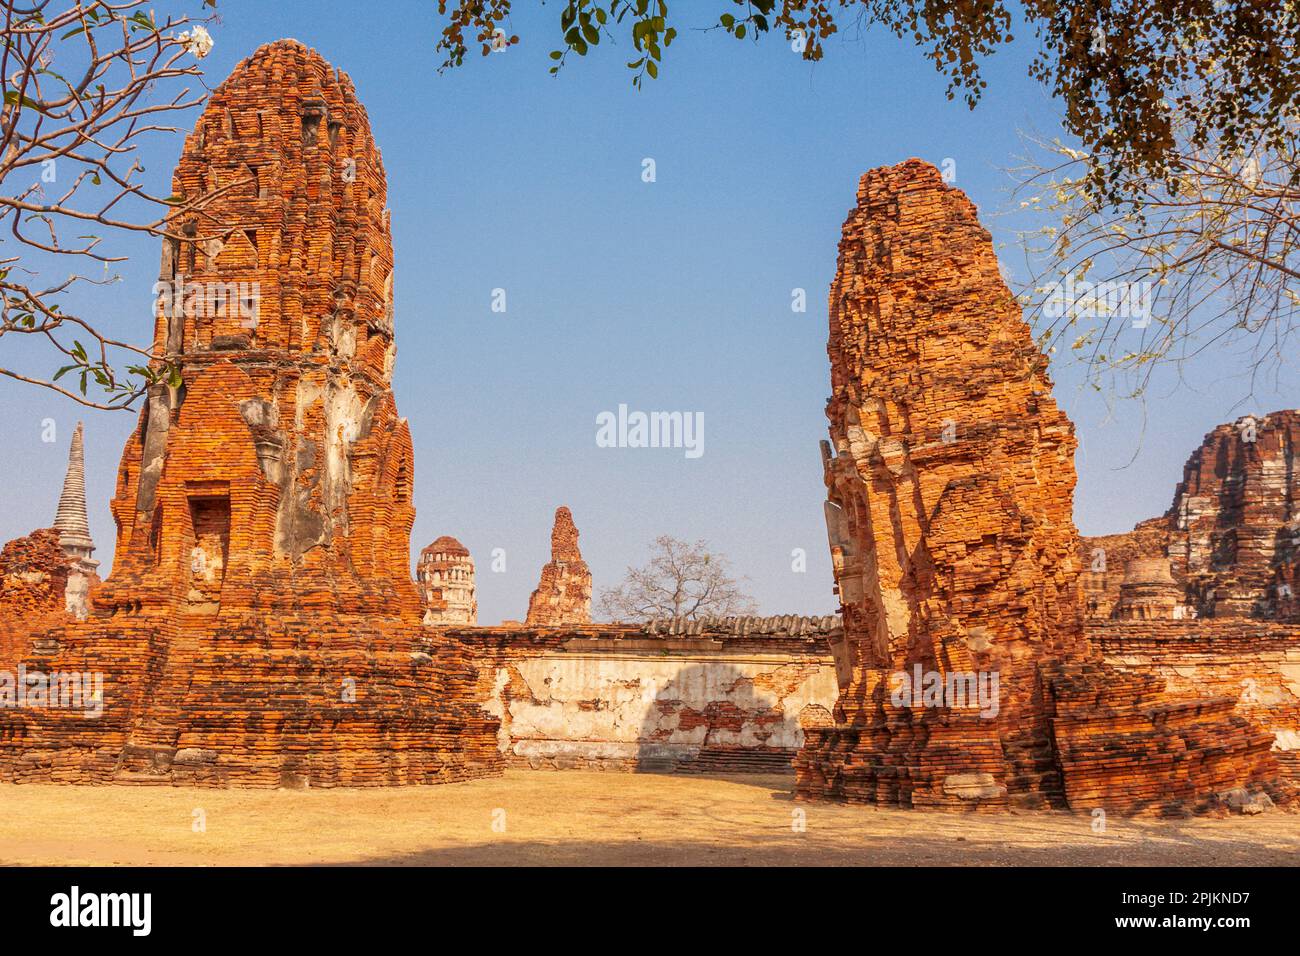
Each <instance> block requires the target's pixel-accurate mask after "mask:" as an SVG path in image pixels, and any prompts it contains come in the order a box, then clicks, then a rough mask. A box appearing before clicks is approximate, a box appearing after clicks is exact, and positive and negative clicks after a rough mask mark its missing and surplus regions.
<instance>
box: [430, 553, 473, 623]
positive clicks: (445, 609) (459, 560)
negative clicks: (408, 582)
mask: <svg viewBox="0 0 1300 956" xmlns="http://www.w3.org/2000/svg"><path fill="white" fill-rule="evenodd" d="M415 579H416V581H417V582H418V584H419V588H420V600H421V601H423V602H424V608H425V610H424V623H425V624H477V623H478V601H477V600H476V599H475V597H474V591H475V589H474V559H473V558H472V557H471V556H470V553H469V549H468V548H466V547H465V546H464V545H463V544H461V543H460V542H459V541H457V540H456V539H455V538H453V537H452V536H451V535H449V534H444V535H442V536H441V537H440V538H438V540H436V541H434V542H433V544H431V545H429V546H428V547H427V548H425V549H424V550H423V551H421V552H420V561H419V564H418V565H417V566H416V570H415Z"/></svg>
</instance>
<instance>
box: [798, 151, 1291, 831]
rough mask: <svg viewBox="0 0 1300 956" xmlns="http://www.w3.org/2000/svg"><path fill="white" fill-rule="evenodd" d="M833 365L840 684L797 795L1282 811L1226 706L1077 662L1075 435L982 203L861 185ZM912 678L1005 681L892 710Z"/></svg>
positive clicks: (1256, 738)
mask: <svg viewBox="0 0 1300 956" xmlns="http://www.w3.org/2000/svg"><path fill="white" fill-rule="evenodd" d="M828 353H829V356H830V360H831V385H832V395H831V398H830V399H829V401H828V403H827V417H828V418H829V420H830V436H831V440H830V442H829V443H825V442H824V443H823V463H824V470H825V477H826V485H827V489H828V500H827V504H826V515H827V527H828V531H829V536H830V545H831V554H832V564H833V569H834V573H835V580H836V585H837V589H838V593H839V596H840V601H841V605H842V609H843V619H844V639H843V642H842V643H840V644H838V645H833V646H832V649H833V650H834V652H835V653H836V656H837V658H838V660H837V665H838V668H839V670H840V673H841V675H842V680H841V687H840V696H839V700H838V702H837V704H836V707H835V712H834V715H833V716H834V723H833V725H832V726H829V727H814V728H809V729H808V730H807V731H806V738H805V743H804V747H803V749H802V751H801V752H800V754H799V756H798V758H797V759H796V762H795V766H796V771H797V774H798V783H797V792H798V794H799V795H800V796H801V797H805V798H807V797H816V798H831V799H841V800H848V801H853V802H869V803H881V804H890V805H898V806H908V807H946V808H954V809H957V808H960V809H996V808H1002V807H1007V806H1020V807H1036V806H1045V805H1057V806H1062V805H1064V806H1069V807H1070V808H1073V809H1076V810H1086V809H1091V808H1095V807H1103V808H1105V809H1107V810H1113V811H1119V812H1144V811H1151V812H1168V813H1181V812H1186V811H1188V810H1199V809H1209V808H1212V807H1215V806H1216V805H1218V804H1220V803H1223V802H1224V801H1225V800H1226V799H1227V798H1226V797H1224V796H1223V794H1225V793H1227V792H1230V791H1239V793H1238V794H1237V796H1236V797H1235V798H1234V799H1240V794H1241V793H1245V794H1247V797H1246V798H1247V799H1251V800H1256V799H1258V800H1267V799H1268V798H1270V797H1272V798H1276V799H1286V798H1287V797H1288V796H1289V791H1287V790H1286V788H1285V787H1283V786H1282V785H1281V784H1280V783H1279V780H1278V766H1277V762H1276V760H1275V759H1274V758H1273V756H1272V755H1271V754H1270V753H1269V746H1270V743H1271V741H1272V735H1271V734H1268V733H1266V732H1264V731H1262V730H1261V729H1260V728H1259V727H1258V726H1257V725H1255V724H1253V723H1252V722H1250V721H1248V720H1246V719H1245V718H1242V717H1240V716H1236V715H1235V714H1234V713H1233V710H1234V707H1235V704H1236V701H1235V700H1234V699H1232V698H1213V699H1196V700H1193V699H1186V698H1175V697H1172V696H1171V695H1167V694H1166V693H1165V688H1164V682H1163V681H1162V680H1160V679H1158V678H1156V677H1152V676H1150V675H1146V674H1122V673H1120V672H1118V671H1116V670H1115V669H1114V668H1112V667H1111V666H1109V665H1107V664H1105V663H1103V662H1102V661H1101V659H1100V657H1099V656H1098V655H1096V654H1094V653H1093V652H1092V650H1091V649H1090V648H1089V646H1088V643H1087V641H1086V639H1085V637H1084V632H1083V628H1082V615H1081V614H1080V612H1079V607H1078V593H1077V589H1076V577H1077V575H1078V570H1079V568H1078V550H1079V544H1078V534H1077V532H1076V531H1075V528H1074V524H1073V519H1072V504H1073V495H1074V484H1075V472H1074V462H1073V455H1074V450H1075V445H1076V442H1075V437H1074V429H1073V426H1072V425H1071V423H1070V421H1069V420H1068V419H1067V418H1066V416H1065V415H1064V413H1063V412H1062V411H1061V410H1060V409H1059V408H1058V407H1057V405H1056V402H1055V401H1054V400H1053V398H1052V385H1051V381H1050V380H1049V378H1048V376H1047V360H1046V358H1045V356H1043V355H1042V353H1041V352H1040V351H1039V350H1038V348H1037V347H1036V346H1035V345H1034V342H1033V340H1032V338H1031V336H1030V331H1029V328H1028V327H1027V326H1026V325H1025V323H1024V322H1023V321H1022V319H1021V310H1020V308H1019V307H1018V306H1017V304H1016V302H1015V299H1014V298H1013V297H1012V295H1011V293H1010V292H1009V291H1008V290H1007V288H1006V286H1005V285H1004V283H1003V282H1002V279H1001V277H1000V274H999V270H998V263H997V259H996V257H995V255H994V252H993V246H992V242H991V239H990V237H989V234H988V233H987V232H986V231H985V229H984V228H983V227H982V226H981V225H980V223H979V220H978V218H977V215H976V210H975V206H974V204H973V203H971V202H970V200H968V199H967V198H966V197H965V195H963V194H962V193H961V192H960V191H959V190H956V189H953V188H950V187H948V186H946V185H945V184H944V183H943V181H942V178H941V176H940V174H939V171H938V170H937V169H935V168H934V167H932V166H930V165H928V164H926V163H923V162H921V161H920V160H909V161H907V162H905V163H903V164H901V165H899V166H895V167H892V168H881V169H876V170H873V171H871V172H869V173H867V174H866V175H865V176H863V177H862V180H861V184H860V186H859V189H858V202H857V205H856V207H855V208H854V209H853V210H852V211H851V212H850V213H849V217H848V220H847V221H846V222H845V225H844V231H843V237H842V240H841V242H840V247H839V265H838V269H837V272H836V276H835V280H834V283H833V284H832V287H831V294H830V340H829V345H828ZM912 674H916V675H918V676H920V675H923V674H924V675H933V677H934V680H933V682H932V686H936V687H939V688H941V689H945V688H959V687H962V686H970V685H964V682H965V681H966V680H967V679H974V680H977V681H978V680H981V679H990V680H991V679H992V678H994V677H996V678H997V680H998V685H997V694H996V701H995V702H996V706H995V707H988V708H983V709H977V708H975V707H972V706H970V703H971V702H970V701H969V700H967V699H965V698H962V699H956V698H955V697H954V696H952V695H950V696H948V697H945V696H942V694H941V695H939V696H937V697H935V698H930V697H927V698H925V699H921V698H918V697H914V696H908V695H902V696H901V697H900V696H899V694H898V688H899V686H900V684H901V677H900V675H912ZM928 679H929V678H927V680H928Z"/></svg>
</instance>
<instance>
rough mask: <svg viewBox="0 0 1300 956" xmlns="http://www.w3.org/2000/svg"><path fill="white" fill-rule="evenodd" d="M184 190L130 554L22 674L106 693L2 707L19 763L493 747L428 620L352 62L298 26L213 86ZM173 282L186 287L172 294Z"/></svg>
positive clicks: (133, 770) (383, 780)
mask: <svg viewBox="0 0 1300 956" xmlns="http://www.w3.org/2000/svg"><path fill="white" fill-rule="evenodd" d="M173 192H174V193H175V194H176V195H178V196H181V197H186V198H190V199H194V198H198V197H210V198H209V200H208V201H207V202H205V203H204V204H203V207H202V212H201V213H199V214H196V213H190V214H188V215H187V216H186V217H185V218H183V219H177V220H175V221H173V222H172V223H171V227H172V229H173V230H174V231H176V232H178V233H180V234H181V235H184V236H186V237H188V239H189V241H185V242H182V241H179V240H176V241H170V240H169V241H166V242H165V244H164V249H163V256H162V271H161V275H160V282H161V283H162V284H163V287H165V288H169V289H177V290H181V295H180V296H178V297H173V296H171V295H166V296H163V297H162V301H160V303H159V306H158V311H157V315H156V322H155V334H154V348H155V354H156V355H158V356H160V357H162V358H163V359H164V360H165V361H167V362H169V363H174V364H175V366H176V367H177V368H179V371H180V383H179V384H178V385H175V386H172V385H169V384H158V385H155V386H153V387H152V388H151V389H150V390H149V393H148V397H147V403H146V404H145V406H144V409H143V410H142V413H141V416H140V423H139V427H138V428H137V429H136V431H135V433H134V434H133V435H132V436H131V438H130V439H129V441H128V442H127V446H126V449H125V451H124V452H123V454H122V463H121V468H120V471H119V476H118V483H117V489H116V496H115V497H114V499H113V504H112V510H113V515H114V517H115V519H116V522H117V527H118V534H117V549H116V555H115V559H114V569H113V574H112V575H111V577H110V578H109V579H108V580H107V581H106V582H104V584H103V585H102V586H101V587H99V588H97V589H96V590H95V591H94V592H92V607H91V617H90V620H88V621H87V622H86V623H85V624H80V625H78V624H72V625H68V626H66V627H64V628H62V629H60V630H55V631H51V632H50V634H49V635H48V636H49V640H48V641H46V642H45V646H46V647H47V648H49V649H48V650H47V651H46V653H44V654H43V655H36V656H33V657H31V658H30V659H28V660H27V661H26V663H27V665H28V667H29V669H31V668H37V669H42V670H50V671H53V670H59V671H78V672H87V671H89V672H102V673H103V675H104V697H105V700H104V710H103V716H102V717H100V718H98V719H96V720H87V719H85V718H84V717H83V716H82V715H81V714H74V713H64V712H59V711H54V710H51V711H49V712H40V713H37V712H24V711H16V712H6V713H4V714H3V715H0V722H3V727H0V780H18V781H26V780H50V781H70V782H150V783H152V782H163V783H166V782H173V783H198V784H213V785H224V784H239V785H247V786H295V787H297V786H367V785H385V784H413V783H438V782H443V781H452V780H462V779H467V778H472V777H478V776H483V775H487V774H494V773H497V772H499V771H500V770H501V768H502V761H501V757H500V755H499V753H498V751H497V746H496V733H497V729H498V723H497V720H496V719H495V718H493V717H490V716H489V715H488V714H487V713H486V712H485V711H484V710H482V709H481V707H480V706H479V705H478V704H477V703H476V701H475V691H474V688H475V683H476V680H477V674H476V670H475V668H474V667H473V666H472V664H471V662H470V660H469V658H468V657H467V655H466V653H465V651H464V649H463V647H462V646H461V645H460V644H459V643H458V642H456V641H453V640H451V639H448V638H446V637H444V636H443V635H441V634H438V633H435V632H431V631H429V630H427V629H425V628H423V627H421V617H422V610H423V609H422V607H421V602H420V598H419V595H418V594H417V592H416V587H415V584H414V582H413V581H412V580H411V576H410V566H409V561H410V531H411V525H412V522H413V520H414V514H415V512H414V508H413V506H412V503H411V488H412V482H413V480H414V462H413V458H412V448H411V436H410V431H409V429H408V427H407V423H406V420H405V419H403V418H400V417H398V414H397V409H396V406H395V403H394V400H393V393H392V391H391V387H390V378H391V375H392V370H393V363H394V359H395V356H396V347H395V342H394V324H393V308H392V292H393V252H392V233H391V229H390V221H389V212H388V210H387V208H386V205H385V197H386V183H385V175H384V168H383V164H382V161H381V160H380V156H379V151H378V149H377V148H376V147H375V144H374V141H373V139H372V137H371V133H370V124H369V121H368V119H367V117H366V112H365V110H364V109H363V108H362V106H361V104H360V103H359V102H358V101H357V98H356V95H355V93H354V91H353V86H352V82H351V80H350V79H349V78H348V77H347V76H346V75H345V74H343V73H340V72H338V71H336V70H335V69H334V68H333V67H331V66H330V65H329V64H328V63H326V62H325V60H324V59H323V58H322V57H321V56H320V55H319V54H317V53H315V52H314V51H312V50H309V49H308V48H306V47H305V46H303V45H302V44H300V43H297V42H296V41H291V40H282V41H279V42H276V43H272V44H269V45H266V46H263V47H261V48H260V49H259V50H257V52H256V53H254V54H253V55H252V56H251V57H250V58H248V59H247V60H245V61H244V62H242V63H240V64H239V66H238V67H236V69H235V70H234V72H233V73H232V74H231V76H230V77H229V78H228V79H227V80H226V81H225V82H224V83H223V84H222V85H221V86H220V88H218V89H217V90H216V91H215V92H214V93H213V95H212V97H211V98H210V100H209V102H208V105H207V107H206V109H205V110H204V112H203V114H202V116H201V117H200V118H199V120H198V124H197V125H196V127H195V129H194V132H193V133H191V134H190V136H189V137H188V138H187V139H186V141H185V147H184V150H183V153H182V155H181V159H180V163H179V165H178V166H177V169H176V173H175V177H174V180H173ZM178 301H179V307H177V303H178Z"/></svg>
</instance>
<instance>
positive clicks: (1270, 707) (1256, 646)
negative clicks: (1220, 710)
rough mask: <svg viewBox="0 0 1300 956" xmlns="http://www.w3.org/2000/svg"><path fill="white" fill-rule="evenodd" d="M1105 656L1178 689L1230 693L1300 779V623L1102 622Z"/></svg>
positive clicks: (1098, 635) (1099, 636) (1096, 629)
mask: <svg viewBox="0 0 1300 956" xmlns="http://www.w3.org/2000/svg"><path fill="white" fill-rule="evenodd" d="M1088 636H1089V638H1090V639H1091V641H1092V643H1093V645H1094V646H1096V647H1097V648H1098V649H1099V650H1100V651H1101V653H1102V655H1103V657H1104V658H1105V660H1106V661H1107V662H1108V663H1110V664H1113V665H1115V666H1116V667H1119V668H1122V669H1123V670H1126V671H1133V672H1136V673H1142V674H1149V675H1154V676H1156V677H1159V678H1160V679H1161V680H1163V681H1164V682H1165V684H1166V686H1167V688H1168V690H1169V691H1170V692H1172V693H1177V694H1182V695H1188V696H1197V697H1224V698H1230V699H1232V700H1234V701H1235V712H1236V713H1237V714H1240V715H1243V716H1246V717H1249V718H1251V719H1252V720H1254V721H1255V722H1256V723H1257V724H1259V726H1260V727H1262V728H1263V729H1264V730H1265V731H1267V732H1268V733H1269V734H1271V735H1272V738H1273V742H1272V751H1273V753H1274V755H1275V756H1276V757H1277V759H1278V761H1279V763H1280V764H1281V766H1282V768H1283V770H1284V771H1285V772H1286V774H1287V775H1288V776H1289V777H1290V778H1291V779H1292V780H1293V781H1295V782H1298V783H1300V627H1298V626H1296V625H1293V624H1292V625H1287V624H1276V623H1274V624H1267V623H1264V622H1258V621H1242V620H1219V619H1201V620H1196V621H1143V622H1134V623H1131V624H1130V623H1123V622H1117V621H1115V622H1106V623H1094V624H1090V625H1089V627H1088Z"/></svg>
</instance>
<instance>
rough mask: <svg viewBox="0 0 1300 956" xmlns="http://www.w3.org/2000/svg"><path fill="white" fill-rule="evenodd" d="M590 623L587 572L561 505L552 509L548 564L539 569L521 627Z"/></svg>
mask: <svg viewBox="0 0 1300 956" xmlns="http://www.w3.org/2000/svg"><path fill="white" fill-rule="evenodd" d="M590 622H591V570H590V569H589V568H588V567H587V562H585V561H583V560H582V552H581V551H579V550H578V529H577V527H576V526H575V525H574V523H573V514H572V512H570V511H569V509H568V508H566V507H564V506H563V505H561V506H560V507H559V508H556V509H555V526H554V527H553V528H552V530H551V560H550V561H548V562H547V563H546V564H545V565H544V566H543V567H542V578H541V581H540V582H539V583H538V585H537V590H536V591H534V592H533V594H532V597H530V598H529V599H528V617H527V618H526V619H525V621H524V623H525V624H527V625H530V626H534V627H559V626H561V625H565V624H588V623H590Z"/></svg>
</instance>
